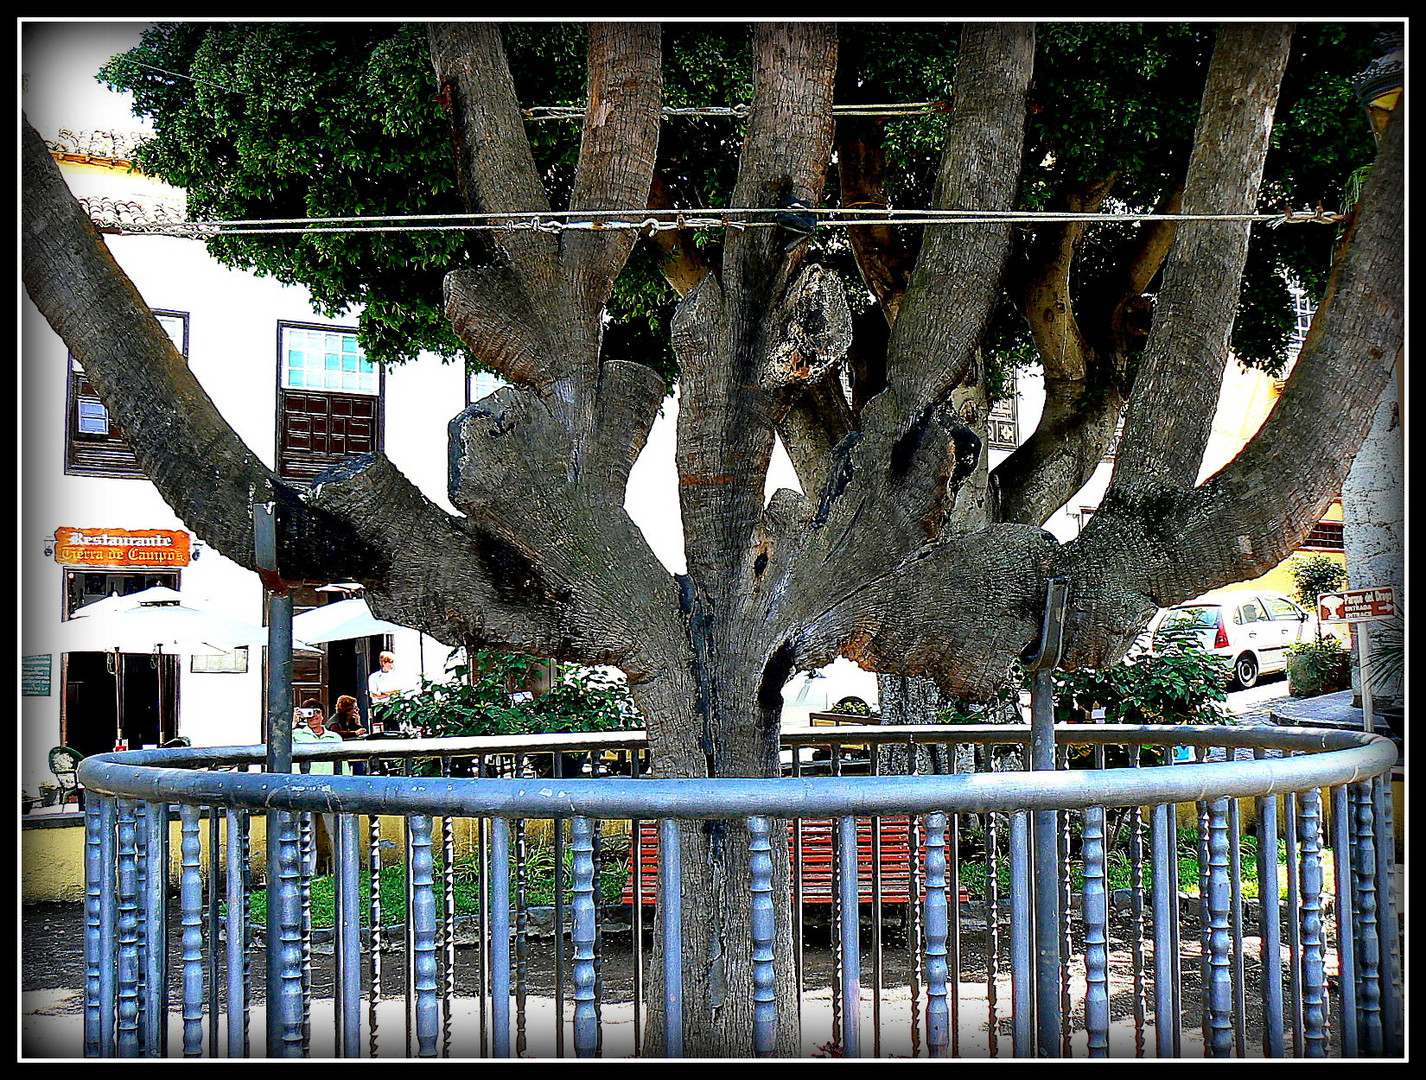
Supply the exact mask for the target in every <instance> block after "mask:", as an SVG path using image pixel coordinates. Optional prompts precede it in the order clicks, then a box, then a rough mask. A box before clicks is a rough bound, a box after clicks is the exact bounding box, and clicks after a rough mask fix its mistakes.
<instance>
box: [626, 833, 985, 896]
mask: <svg viewBox="0 0 1426 1080" xmlns="http://www.w3.org/2000/svg"><path fill="white" fill-rule="evenodd" d="M878 822H879V824H880V829H879V832H880V851H879V852H878V851H875V850H874V846H875V845H874V844H873V840H874V836H873V832H872V819H870V818H858V819H857V892H858V895H859V898H860V901H861V902H862V903H864V904H870V903H876V902H879V903H883V904H905V903H909V902H910V901H911V872H912V865H911V819H910V818H909V817H906V816H905V815H902V816H900V817H884V818H880V819H878ZM793 828H794V827H793V823H791V822H789V823H788V826H787V846H788V851H789V853H790V854H791V856H792V862H793V867H794V870H795V869H796V868H798V867H800V868H801V895H802V902H803V903H804V904H830V903H831V902H832V889H833V887H834V881H833V876H832V852H833V847H834V845H835V843H836V827H835V824H834V823H833V822H832V821H831V820H829V819H825V818H824V819H821V820H807V821H803V822H802V823H801V830H800V833H801V846H800V848H799V847H798V846H797V842H798V841H797V835H796V834H795V833H794V831H793ZM920 854H921V855H922V856H924V855H925V848H924V845H923V846H922V848H921V852H920ZM878 856H879V860H878ZM633 858H634V856H632V855H631V856H630V864H629V877H628V880H627V882H626V883H625V885H624V901H623V902H624V903H626V904H632V903H633V902H634V866H633ZM637 858H638V860H639V866H640V872H641V874H642V878H641V880H640V886H641V890H640V891H641V892H642V894H643V902H644V903H645V904H653V903H656V902H657V899H658V875H659V853H658V824H657V823H656V822H653V821H644V822H640V823H639V844H638V848H637ZM878 862H879V865H880V868H881V873H880V880H879V881H878V879H877V876H876V874H875V872H874V867H875V866H876V865H878ZM793 887H794V888H796V887H797V883H796V881H794V883H793ZM922 887H923V888H924V886H922ZM878 892H879V895H878ZM966 898H967V895H966V891H965V888H964V886H962V888H961V899H962V900H965V899H966Z"/></svg>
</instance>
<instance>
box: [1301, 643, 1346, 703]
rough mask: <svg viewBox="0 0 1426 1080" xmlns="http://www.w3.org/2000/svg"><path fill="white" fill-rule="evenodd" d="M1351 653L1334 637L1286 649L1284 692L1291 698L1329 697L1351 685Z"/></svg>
mask: <svg viewBox="0 0 1426 1080" xmlns="http://www.w3.org/2000/svg"><path fill="white" fill-rule="evenodd" d="M1351 658H1352V654H1351V651H1350V650H1349V649H1348V648H1347V647H1346V646H1345V645H1343V644H1342V643H1341V642H1340V641H1338V640H1337V639H1336V638H1320V639H1318V640H1316V641H1299V642H1298V643H1297V644H1295V645H1289V646H1288V647H1287V689H1288V693H1290V694H1291V695H1292V696H1293V697H1316V696H1317V695H1319V694H1332V693H1336V692H1337V691H1338V690H1345V689H1347V687H1349V686H1351V685H1352V675H1351Z"/></svg>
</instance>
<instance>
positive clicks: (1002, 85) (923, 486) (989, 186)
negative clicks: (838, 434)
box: [805, 23, 1034, 603]
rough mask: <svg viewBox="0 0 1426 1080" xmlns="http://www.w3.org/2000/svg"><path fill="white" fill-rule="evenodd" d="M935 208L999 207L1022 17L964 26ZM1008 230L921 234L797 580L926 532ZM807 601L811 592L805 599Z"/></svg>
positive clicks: (863, 570)
mask: <svg viewBox="0 0 1426 1080" xmlns="http://www.w3.org/2000/svg"><path fill="white" fill-rule="evenodd" d="M961 50H962V51H961V59H960V65H959V68H958V73H957V79H956V83H957V91H956V102H955V106H954V109H953V115H952V125H951V130H950V133H949V135H948V138H947V144H946V150H945V153H944V155H943V157H942V162H941V170H940V177H939V180H938V183H937V194H936V200H935V201H936V205H937V206H938V207H942V208H945V207H958V208H965V209H999V210H1008V209H1010V208H1011V207H1012V206H1013V205H1014V202H1015V198H1016V194H1017V185H1018V179H1019V167H1020V158H1021V154H1022V146H1023V142H1024V124H1025V94H1026V88H1027V86H1028V84H1029V79H1030V70H1031V65H1032V60H1033V54H1034V32H1033V28H1032V27H1030V26H1028V25H1011V26H1003V25H993V24H987V23H975V24H971V25H968V26H967V27H966V30H965V34H964V35H963V38H962V42H961ZM1009 241H1010V233H1009V229H1008V228H1001V227H997V226H987V225H983V224H982V225H975V226H970V227H968V228H958V227H955V226H938V227H936V228H935V229H932V230H928V233H927V235H926V237H925V239H924V240H923V241H922V244H921V254H920V257H919V258H918V260H917V265H916V270H915V273H914V274H913V275H912V280H911V284H910V287H909V289H908V292H907V294H906V297H905V299H904V301H903V302H902V305H901V309H900V314H899V315H898V317H897V320H896V325H895V327H893V329H892V332H891V341H890V346H889V350H888V360H887V379H888V386H887V389H886V390H885V391H883V392H882V393H881V394H879V395H878V396H877V397H875V398H873V399H872V400H871V401H869V402H868V403H867V405H866V407H865V409H863V411H862V413H861V431H860V432H859V433H858V434H857V435H854V436H853V437H852V438H851V439H848V440H847V442H846V444H844V445H843V446H842V447H841V448H839V449H840V452H839V453H838V454H837V455H834V458H833V461H832V463H831V466H830V468H829V472H828V478H827V480H826V482H825V486H824V487H823V489H822V490H821V491H819V492H816V493H813V492H809V494H813V495H814V497H820V499H821V503H822V509H821V510H820V511H819V520H818V527H819V532H820V535H819V537H818V539H817V541H816V544H815V545H812V546H809V552H810V551H811V550H812V547H813V546H815V547H816V548H817V550H818V551H819V554H818V555H817V556H815V557H814V558H813V561H814V562H816V563H818V564H819V566H818V570H817V571H816V572H814V573H813V574H812V575H811V576H810V577H809V578H808V579H807V580H806V582H805V584H806V587H808V588H811V589H814V590H815V589H817V588H820V587H821V586H820V584H814V583H815V582H825V580H826V577H827V574H828V573H831V574H832V575H833V577H834V580H836V581H843V580H845V581H846V582H848V583H851V582H856V581H860V580H865V579H867V578H868V577H870V576H872V575H874V574H876V573H879V572H880V571H881V570H883V569H884V568H885V566H886V564H887V561H888V560H894V559H899V558H901V557H902V556H904V555H905V554H907V553H908V552H910V551H912V550H915V549H917V548H919V547H920V546H922V545H923V544H925V543H927V542H928V541H930V540H933V539H934V538H935V537H936V536H937V535H938V534H939V532H940V530H941V528H942V526H943V525H944V523H945V521H946V519H947V515H948V513H949V512H950V510H951V508H952V506H953V505H954V500H955V493H956V491H957V489H958V488H959V486H960V485H961V484H962V483H963V482H964V481H965V480H966V478H967V477H968V476H969V475H970V473H971V471H972V470H973V469H974V468H975V467H976V465H977V463H978V460H979V457H980V452H981V440H980V438H979V436H977V435H975V433H974V432H972V431H971V430H970V429H969V428H967V427H966V426H965V424H964V423H963V422H962V421H961V417H960V415H959V413H958V412H957V411H956V409H955V408H954V404H953V402H952V401H951V394H952V392H953V391H954V390H955V389H956V388H957V387H958V386H960V385H962V384H963V383H965V382H967V381H968V380H970V379H971V378H972V377H973V373H974V372H975V370H976V359H977V356H978V353H977V348H978V346H979V343H980V340H981V337H982V335H983V332H984V329H985V327H986V325H987V323H988V320H989V318H990V315H991V312H992V311H993V308H994V304H995V300H996V296H997V293H998V289H999V283H1000V275H1001V272H1002V269H1003V267H1004V262H1005V258H1006V255H1007V253H1008V251H1009ZM810 602H811V601H809V603H810Z"/></svg>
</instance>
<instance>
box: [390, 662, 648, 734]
mask: <svg viewBox="0 0 1426 1080" xmlns="http://www.w3.org/2000/svg"><path fill="white" fill-rule="evenodd" d="M474 659H475V663H476V670H477V672H478V675H477V677H476V678H475V679H474V680H472V679H471V677H470V673H471V668H470V665H469V664H466V663H458V664H454V665H451V666H450V667H448V668H447V669H446V670H447V671H449V672H450V673H451V674H452V675H453V676H454V678H453V679H452V680H451V681H450V682H442V683H436V682H431V681H430V680H429V679H426V678H425V677H424V676H423V677H422V679H421V688H420V690H417V691H415V692H411V693H406V694H401V695H398V696H397V697H395V698H393V699H392V700H391V701H390V702H389V703H388V704H387V706H386V707H385V708H384V710H383V711H382V718H383V719H384V720H385V722H386V724H387V726H388V728H391V727H395V726H398V725H400V726H404V727H407V728H411V729H415V730H418V731H421V732H422V733H424V734H426V735H433V736H475V735H524V734H534V733H544V732H558V731H571V732H574V731H611V730H617V729H620V728H632V727H640V726H642V720H641V719H640V717H639V714H638V710H637V709H636V708H635V707H634V703H633V700H632V698H630V696H629V690H628V687H627V686H626V685H625V683H624V681H623V680H622V679H621V678H619V677H618V676H617V675H614V674H611V673H608V672H606V671H603V670H600V669H597V668H585V667H580V666H577V665H561V668H560V672H559V677H558V678H557V680H556V682H555V684H554V685H553V686H552V687H550V689H549V690H547V691H546V692H544V693H543V694H539V695H529V694H521V693H512V688H514V687H518V686H522V685H525V684H526V683H527V682H528V680H529V677H530V675H531V673H532V671H533V669H534V668H535V666H536V665H538V664H540V663H543V661H538V660H535V659H533V658H531V657H527V656H507V655H503V654H499V653H476V654H475V657H474Z"/></svg>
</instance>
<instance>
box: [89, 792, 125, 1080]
mask: <svg viewBox="0 0 1426 1080" xmlns="http://www.w3.org/2000/svg"><path fill="white" fill-rule="evenodd" d="M114 811H115V807H114V800H113V799H111V798H109V797H108V796H106V795H99V794H97V793H96V792H92V791H91V792H87V793H86V796H85V803H84V1056H85V1057H111V1056H112V1055H113V1053H114V975H115V972H116V970H117V967H116V960H117V957H116V955H115V952H114V941H115V938H114V898H115V895H116V888H115V862H114V816H115V813H114Z"/></svg>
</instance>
